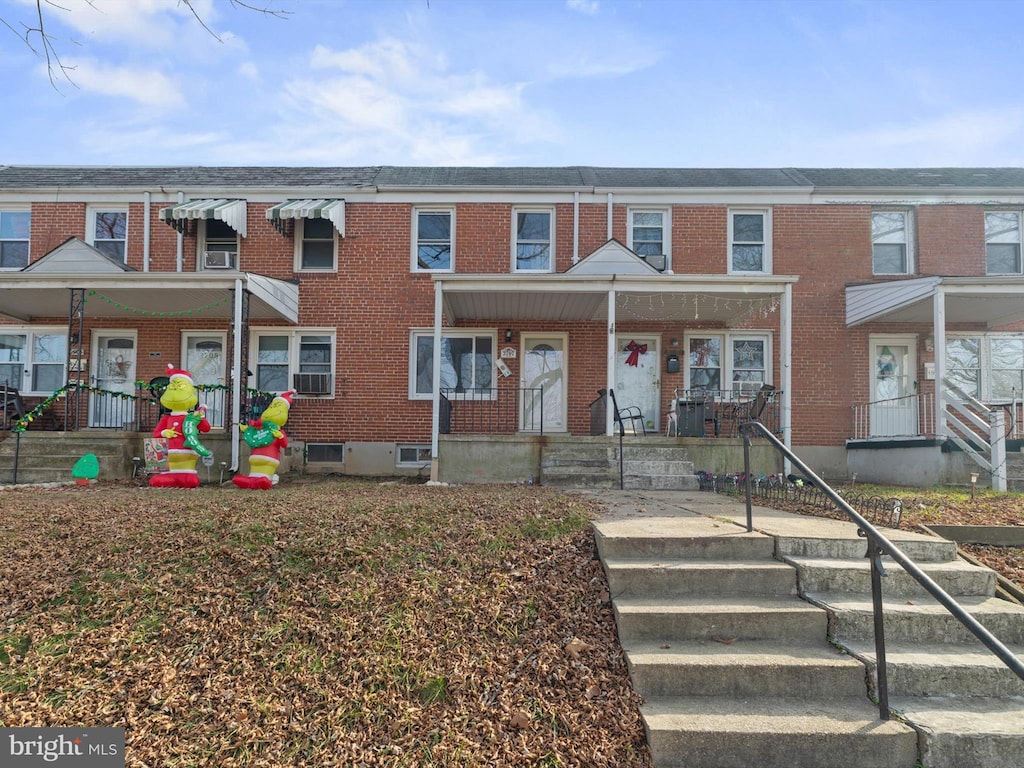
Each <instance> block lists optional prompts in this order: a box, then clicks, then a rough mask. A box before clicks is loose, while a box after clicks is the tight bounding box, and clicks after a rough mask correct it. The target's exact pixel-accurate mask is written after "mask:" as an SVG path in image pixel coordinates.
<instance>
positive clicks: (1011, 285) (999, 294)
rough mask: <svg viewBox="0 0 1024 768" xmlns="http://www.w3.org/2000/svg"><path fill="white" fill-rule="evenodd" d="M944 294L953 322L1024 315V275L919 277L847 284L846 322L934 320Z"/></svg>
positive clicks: (992, 321)
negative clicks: (937, 303) (938, 299)
mask: <svg viewBox="0 0 1024 768" xmlns="http://www.w3.org/2000/svg"><path fill="white" fill-rule="evenodd" d="M940 295H941V296H942V301H943V303H944V305H945V319H946V322H947V323H984V324H985V325H987V326H988V327H989V328H994V327H997V326H1000V325H1006V324H1008V323H1013V322H1017V321H1021V320H1024V277H1021V276H1017V275H987V276H981V277H941V276H933V277H919V278H916V279H912V280H892V281H888V282H884V283H871V284H868V285H852V286H850V287H848V288H847V289H846V324H847V325H848V326H854V325H861V324H862V323H871V322H885V323H928V322H932V320H933V319H934V318H933V315H934V313H933V306H934V303H935V299H936V297H937V296H940Z"/></svg>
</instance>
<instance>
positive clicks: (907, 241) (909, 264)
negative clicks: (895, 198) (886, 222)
mask: <svg viewBox="0 0 1024 768" xmlns="http://www.w3.org/2000/svg"><path fill="white" fill-rule="evenodd" d="M894 214H899V215H900V216H902V217H903V238H904V239H903V241H902V245H903V248H904V252H903V260H904V265H903V270H902V271H899V272H889V271H883V270H880V269H878V264H877V262H876V261H875V245H876V239H875V216H892V215H894ZM914 240H915V237H914V215H913V211H912V210H910V209H907V208H876V209H874V210H872V211H871V274H873V275H912V274H914V269H915V266H914ZM877 244H879V245H890V244H895V241H894V242H891V243H886V242H884V241H883V242H879V243H877Z"/></svg>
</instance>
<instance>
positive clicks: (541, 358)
mask: <svg viewBox="0 0 1024 768" xmlns="http://www.w3.org/2000/svg"><path fill="white" fill-rule="evenodd" d="M522 343H523V354H522V359H523V362H522V366H521V371H522V373H521V374H520V380H519V384H520V386H521V387H523V393H522V406H521V407H520V409H519V429H521V430H522V431H523V432H539V431H540V430H541V424H542V423H543V426H544V432H565V431H566V418H567V413H568V411H567V410H566V405H567V403H566V397H565V393H566V381H565V376H566V373H567V372H568V370H569V366H568V363H567V362H566V347H567V346H568V339H567V338H566V337H565V336H564V335H551V334H537V335H533V334H527V333H524V334H523V339H522Z"/></svg>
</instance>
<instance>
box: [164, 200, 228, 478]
mask: <svg viewBox="0 0 1024 768" xmlns="http://www.w3.org/2000/svg"><path fill="white" fill-rule="evenodd" d="M184 202H185V193H184V192H178V205H181V204H182V203H184ZM176 257H177V261H176V262H175V263H176V266H177V269H178V271H179V272H181V271H182V270H184V268H185V233H184V232H182V231H181V230H180V229H179V230H178V250H177V252H176ZM239 315H241V312H239ZM232 469H233V467H232Z"/></svg>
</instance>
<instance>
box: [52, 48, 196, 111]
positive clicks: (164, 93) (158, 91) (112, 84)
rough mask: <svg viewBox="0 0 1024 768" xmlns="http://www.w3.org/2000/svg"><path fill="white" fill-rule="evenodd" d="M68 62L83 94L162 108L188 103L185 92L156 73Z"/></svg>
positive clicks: (135, 68) (82, 62)
mask: <svg viewBox="0 0 1024 768" xmlns="http://www.w3.org/2000/svg"><path fill="white" fill-rule="evenodd" d="M66 63H68V64H70V65H72V66H74V69H73V70H72V71H71V73H70V76H71V79H72V80H73V81H74V83H75V85H76V86H78V88H80V89H81V90H82V91H86V92H89V93H100V94H103V95H104V96H113V97H117V98H123V99H129V100H131V101H133V102H136V103H137V104H142V105H145V106H147V107H156V108H159V109H172V108H177V107H180V106H182V105H183V104H184V103H185V97H184V95H183V94H182V92H181V89H180V88H178V86H177V85H176V84H175V83H174V82H173V81H172V80H171V79H170V78H169V77H167V76H165V75H164V74H162V73H160V72H157V71H156V70H152V69H140V68H139V67H135V66H124V67H121V66H114V65H110V64H105V63H102V62H98V61H94V60H92V59H82V60H78V61H73V62H66Z"/></svg>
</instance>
